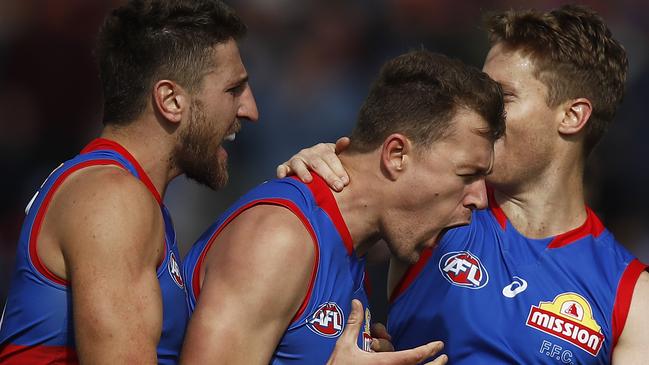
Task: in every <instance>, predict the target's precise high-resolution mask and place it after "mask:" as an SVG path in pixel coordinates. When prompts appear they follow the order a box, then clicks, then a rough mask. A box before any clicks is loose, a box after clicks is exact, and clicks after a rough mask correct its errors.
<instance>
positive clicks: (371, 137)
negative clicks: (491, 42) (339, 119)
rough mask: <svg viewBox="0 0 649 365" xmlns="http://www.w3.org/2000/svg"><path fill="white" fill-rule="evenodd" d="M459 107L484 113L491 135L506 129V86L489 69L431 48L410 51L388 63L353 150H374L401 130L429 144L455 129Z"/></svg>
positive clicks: (372, 92) (360, 119) (363, 111)
mask: <svg viewBox="0 0 649 365" xmlns="http://www.w3.org/2000/svg"><path fill="white" fill-rule="evenodd" d="M459 108H467V109H470V110H472V111H475V112H476V113H477V114H478V115H480V116H481V117H483V118H484V119H485V121H487V124H488V126H489V129H488V130H485V131H483V132H484V133H485V135H487V136H488V137H490V139H491V140H494V141H495V140H496V139H498V138H500V137H501V136H502V134H503V133H504V131H505V121H504V118H505V117H504V114H505V112H504V105H503V94H502V90H501V88H500V85H498V83H496V82H495V81H493V80H492V79H491V78H489V76H487V74H485V73H484V72H481V71H480V70H478V69H476V68H474V67H471V66H468V65H465V64H464V63H462V62H461V61H459V60H454V59H451V58H448V57H446V56H444V55H441V54H436V53H431V52H429V51H426V50H418V51H412V52H409V53H406V54H404V55H401V56H399V57H397V58H395V59H393V60H391V61H388V62H387V63H386V64H385V65H384V66H383V67H382V69H381V72H380V73H379V77H378V79H377V80H376V81H375V82H374V84H373V85H372V87H371V89H370V92H369V95H368V96H367V99H366V100H365V103H364V104H363V106H362V107H361V110H360V113H359V117H358V122H357V124H356V128H355V129H354V131H353V132H352V137H351V140H352V143H351V146H350V150H351V151H357V152H368V151H371V150H374V149H376V148H378V147H379V146H380V145H381V144H382V143H383V141H384V140H385V138H387V137H388V136H389V135H390V134H392V133H397V132H398V133H402V134H404V135H405V136H406V137H408V138H409V139H411V140H412V141H413V142H414V143H416V144H420V145H422V146H429V145H430V144H431V143H433V142H434V141H436V140H438V139H440V138H442V137H444V136H446V135H447V134H448V133H449V132H450V131H451V130H452V128H450V123H451V120H452V119H453V117H454V116H455V114H456V112H457V110H458V109H459Z"/></svg>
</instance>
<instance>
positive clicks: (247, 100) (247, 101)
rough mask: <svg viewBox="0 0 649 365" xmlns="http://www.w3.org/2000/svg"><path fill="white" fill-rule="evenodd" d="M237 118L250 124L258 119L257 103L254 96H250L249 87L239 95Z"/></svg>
mask: <svg viewBox="0 0 649 365" xmlns="http://www.w3.org/2000/svg"><path fill="white" fill-rule="evenodd" d="M237 117H238V118H245V119H248V120H249V121H251V122H256V121H257V120H258V119H259V111H258V110H257V103H256V102H255V96H254V95H253V94H252V89H251V88H250V86H247V87H246V89H245V90H244V91H243V93H242V94H241V98H240V104H239V110H237Z"/></svg>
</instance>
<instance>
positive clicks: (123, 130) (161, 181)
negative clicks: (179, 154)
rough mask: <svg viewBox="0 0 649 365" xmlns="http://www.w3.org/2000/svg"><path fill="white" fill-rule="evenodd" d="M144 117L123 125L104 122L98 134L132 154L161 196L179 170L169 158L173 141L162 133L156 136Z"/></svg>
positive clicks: (178, 173)
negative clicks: (104, 125) (141, 119)
mask: <svg viewBox="0 0 649 365" xmlns="http://www.w3.org/2000/svg"><path fill="white" fill-rule="evenodd" d="M145 124H147V122H146V121H139V120H136V121H133V122H132V123H131V124H129V125H127V126H123V127H122V126H112V125H108V126H106V127H105V128H104V129H103V131H102V133H101V136H100V137H101V138H106V139H109V140H112V141H115V142H117V143H119V144H120V145H122V146H123V147H124V148H126V150H127V151H128V152H129V153H130V154H131V155H133V157H134V158H135V160H137V162H138V163H139V164H140V166H142V169H144V171H145V172H146V174H147V175H148V176H149V178H150V179H151V182H152V183H153V185H154V186H155V188H156V190H157V191H158V193H160V196H161V197H164V194H165V191H166V190H167V186H168V185H169V182H170V181H171V180H173V178H175V177H176V176H178V175H180V172H179V171H177V169H175V168H174V166H173V162H172V159H171V155H172V148H173V145H172V144H170V143H169V141H168V140H167V139H166V138H165V137H164V136H159V135H158V136H157V135H156V134H155V133H153V132H152V131H153V130H154V128H150V127H149V126H147V125H145Z"/></svg>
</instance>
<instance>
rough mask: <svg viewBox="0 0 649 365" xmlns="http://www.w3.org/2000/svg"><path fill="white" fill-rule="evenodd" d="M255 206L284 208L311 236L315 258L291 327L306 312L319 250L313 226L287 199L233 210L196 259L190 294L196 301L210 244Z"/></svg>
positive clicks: (318, 260)
mask: <svg viewBox="0 0 649 365" xmlns="http://www.w3.org/2000/svg"><path fill="white" fill-rule="evenodd" d="M257 205H276V206H281V207H284V208H286V209H288V210H290V211H291V212H292V213H293V214H294V215H295V216H296V217H297V218H298V219H300V221H301V222H302V224H303V225H304V227H305V228H306V230H307V231H308V232H309V235H310V236H311V241H312V243H313V248H314V254H315V257H314V259H313V269H312V270H311V278H310V281H309V286H308V289H307V292H306V295H305V296H304V299H303V300H302V304H301V305H300V307H299V308H298V310H297V312H296V313H295V315H294V316H293V318H292V319H291V322H290V324H289V326H290V325H292V324H293V323H295V322H296V321H297V320H298V319H299V318H300V316H301V315H302V314H303V313H304V311H305V310H306V308H307V306H308V304H309V300H310V299H311V293H312V291H313V286H314V285H315V279H316V276H317V274H318V268H319V262H320V248H319V246H320V245H319V244H318V237H317V236H316V234H315V231H314V229H313V226H311V223H310V222H309V220H308V219H307V218H306V216H305V215H304V214H303V213H302V211H301V210H300V208H298V206H297V205H295V203H293V202H292V201H290V200H287V199H277V198H271V199H259V200H254V201H251V202H249V203H248V204H245V205H243V206H241V207H240V208H239V209H237V210H235V211H234V212H233V213H232V214H230V216H229V217H228V218H227V219H226V220H225V221H224V222H223V223H222V224H221V225H220V226H219V228H218V229H217V230H216V231H215V232H214V233H213V234H212V236H211V237H210V239H209V241H208V243H207V245H205V248H204V249H203V252H201V255H200V257H199V258H198V261H197V264H196V267H195V268H194V272H193V274H192V289H193V290H192V294H193V296H194V300H196V301H198V296H199V295H200V271H201V267H202V266H203V262H204V261H205V256H206V255H207V252H208V251H209V250H210V248H211V247H212V244H213V243H214V241H215V239H216V237H218V236H219V234H220V233H221V232H222V231H223V229H225V227H227V226H228V224H230V222H232V221H233V220H234V219H235V218H236V217H238V216H239V215H241V213H243V212H245V211H246V210H248V209H250V208H252V207H255V206H257Z"/></svg>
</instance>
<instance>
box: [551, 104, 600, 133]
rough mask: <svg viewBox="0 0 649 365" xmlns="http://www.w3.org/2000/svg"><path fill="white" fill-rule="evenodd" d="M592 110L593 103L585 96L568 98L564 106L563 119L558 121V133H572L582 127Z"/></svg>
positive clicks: (577, 131)
mask: <svg viewBox="0 0 649 365" xmlns="http://www.w3.org/2000/svg"><path fill="white" fill-rule="evenodd" d="M592 112H593V105H592V104H591V103H590V100H588V99H586V98H578V99H573V100H570V101H569V102H568V103H567V104H566V107H565V108H564V115H563V120H561V123H559V133H561V134H569V135H574V134H577V133H579V131H581V130H583V129H584V126H586V123H588V119H590V115H591V113H592Z"/></svg>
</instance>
